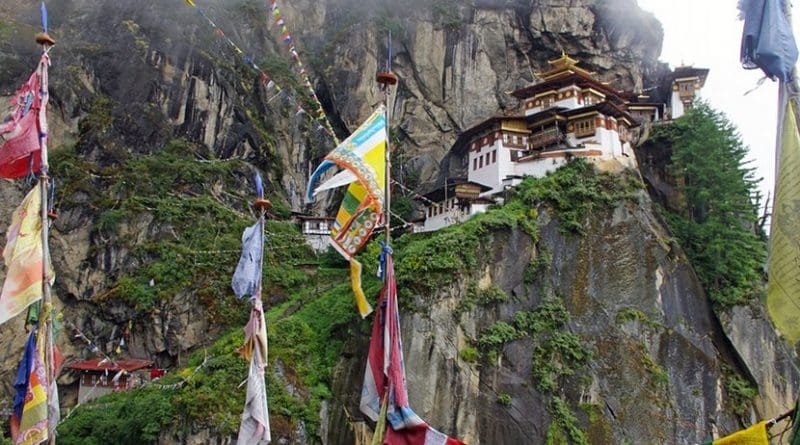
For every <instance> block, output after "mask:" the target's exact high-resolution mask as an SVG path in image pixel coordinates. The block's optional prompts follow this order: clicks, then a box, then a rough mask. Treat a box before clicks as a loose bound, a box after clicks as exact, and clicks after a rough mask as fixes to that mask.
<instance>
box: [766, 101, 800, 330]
mask: <svg viewBox="0 0 800 445" xmlns="http://www.w3.org/2000/svg"><path fill="white" fill-rule="evenodd" d="M788 102H789V103H788V105H787V107H786V113H785V114H786V115H785V119H784V124H783V133H782V134H780V135H779V136H780V137H781V144H780V155H779V163H778V165H779V168H780V171H779V172H778V180H777V186H776V188H775V205H774V209H773V216H772V226H771V227H772V229H771V230H772V234H771V236H770V253H769V283H768V286H767V311H768V312H769V315H770V318H772V321H773V322H774V323H775V326H776V327H777V328H778V330H779V331H780V332H781V333H782V334H783V335H784V336H785V337H786V339H788V340H789V341H790V342H791V343H792V344H795V343H797V341H798V340H800V281H798V277H800V175H798V174H797V172H800V135H798V128H797V121H796V120H795V108H794V105H793V103H792V101H791V100H789V101H788Z"/></svg>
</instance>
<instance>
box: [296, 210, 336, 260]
mask: <svg viewBox="0 0 800 445" xmlns="http://www.w3.org/2000/svg"><path fill="white" fill-rule="evenodd" d="M294 216H295V218H296V219H297V221H299V222H300V230H301V231H302V232H303V237H304V238H305V239H306V243H308V245H309V246H311V248H312V249H313V250H314V252H316V253H322V252H325V251H326V250H328V247H330V245H331V238H330V235H331V227H332V226H333V220H334V219H333V218H329V217H325V216H311V215H302V214H295V215H294Z"/></svg>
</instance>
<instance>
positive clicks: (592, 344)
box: [328, 193, 798, 444]
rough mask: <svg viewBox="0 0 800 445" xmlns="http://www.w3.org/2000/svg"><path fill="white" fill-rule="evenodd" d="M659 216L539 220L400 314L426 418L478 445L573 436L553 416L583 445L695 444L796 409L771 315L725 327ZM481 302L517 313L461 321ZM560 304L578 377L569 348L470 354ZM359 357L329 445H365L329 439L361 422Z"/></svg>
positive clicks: (507, 235) (640, 200) (740, 316)
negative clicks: (483, 356)
mask: <svg viewBox="0 0 800 445" xmlns="http://www.w3.org/2000/svg"><path fill="white" fill-rule="evenodd" d="M652 206H653V205H652V202H651V201H650V199H649V197H648V196H646V195H645V194H644V193H639V194H638V195H637V196H636V198H635V199H632V200H629V201H627V202H625V203H621V204H618V205H616V206H615V207H614V208H612V209H608V210H603V211H596V212H593V213H592V214H590V215H589V216H588V217H587V219H586V223H587V228H586V232H587V233H586V235H585V236H583V237H577V236H572V235H565V234H564V232H563V230H562V229H561V228H560V225H559V220H558V218H552V214H551V213H549V212H547V211H543V212H541V213H540V216H539V218H538V224H539V226H540V227H541V234H540V237H539V239H538V240H537V241H535V242H534V241H533V240H532V239H531V237H529V236H528V235H527V234H525V233H524V232H523V231H522V230H520V229H516V230H501V231H496V232H494V233H491V234H487V236H486V237H485V239H484V243H483V244H482V249H483V250H482V251H481V254H480V255H479V257H480V258H481V260H480V261H479V263H478V264H477V265H476V267H475V268H474V269H472V270H469V271H465V273H463V274H456V275H454V279H453V280H452V282H451V283H450V284H449V285H447V286H445V287H443V288H442V289H439V290H438V291H434V292H432V293H431V294H427V295H419V294H416V295H415V296H414V303H411V305H412V307H416V308H417V309H420V308H421V309H422V310H417V311H413V310H411V311H408V312H406V313H405V314H404V315H405V317H404V318H403V340H404V351H405V363H406V366H407V369H406V371H407V378H408V387H409V392H410V400H411V401H412V404H413V406H414V407H415V408H416V409H417V412H418V413H419V414H420V415H421V416H422V417H423V418H425V419H426V420H428V421H429V422H431V424H432V425H434V426H436V427H437V428H440V429H442V430H444V431H451V432H457V434H459V436H460V437H461V438H462V439H464V440H465V441H466V442H467V443H484V444H494V443H504V444H511V443H545V442H546V441H548V440H552V437H556V436H557V435H558V434H559V433H556V432H554V430H559V428H564V422H565V420H564V417H565V414H564V411H562V410H561V409H560V408H557V407H556V406H561V405H560V404H561V403H562V402H563V404H564V406H567V407H569V409H571V410H572V412H573V415H574V416H576V419H577V420H576V422H575V423H576V425H580V428H581V429H583V430H584V431H585V432H586V436H585V438H586V440H587V441H588V443H593V444H606V443H651V442H652V443H676V444H678V443H680V444H693V443H700V442H703V441H704V440H707V439H708V438H709V437H712V435H717V434H720V433H723V434H724V433H728V432H731V431H735V430H737V429H739V428H740V425H743V424H745V425H746V424H749V423H750V422H754V421H755V420H756V419H758V418H764V417H768V416H772V415H777V414H779V413H782V412H783V411H785V410H786V408H787V407H790V406H791V405H792V403H793V400H794V397H796V385H797V383H798V373H797V370H796V367H795V365H793V360H794V359H793V354H792V352H791V351H790V350H789V348H787V347H786V345H785V344H784V343H783V342H782V340H780V339H779V338H778V337H777V336H776V335H775V332H774V331H773V330H772V328H771V327H770V323H769V322H768V321H766V320H765V315H764V313H763V309H762V308H761V306H760V304H758V303H754V304H753V305H752V306H749V307H737V308H735V309H733V310H731V311H729V312H725V313H723V314H716V313H715V312H714V311H713V310H712V308H711V307H710V304H709V302H708V300H707V298H706V296H705V294H704V292H703V290H702V288H701V287H700V285H699V284H698V281H697V278H696V277H695V275H694V272H693V271H692V269H691V267H690V266H689V265H688V264H687V260H686V258H685V256H684V255H683V253H682V252H681V250H680V248H679V247H678V246H677V245H675V244H674V242H673V241H672V240H671V237H670V234H669V233H668V232H667V231H666V230H665V229H664V226H663V224H662V222H661V221H660V220H659V218H658V216H657V215H656V213H655V211H654V209H653V207H652ZM402 260H403V258H402V257H399V258H398V261H402ZM531 268H534V272H533V273H532V272H531ZM476 288H477V289H478V290H479V292H480V290H484V291H486V290H491V289H499V290H500V291H501V292H502V293H503V294H506V295H507V296H508V298H507V299H499V300H497V301H489V300H486V299H484V300H483V303H478V304H477V305H473V307H472V308H471V309H469V310H466V311H465V310H464V301H469V300H470V298H471V296H470V295H471V293H474V292H475V289H476ZM553 299H555V301H556V302H557V304H560V303H559V302H563V305H564V307H565V308H566V310H567V311H568V313H569V317H568V318H569V320H568V321H566V322H565V324H564V325H563V326H561V327H560V328H559V329H562V330H563V331H565V332H569V333H572V334H575V335H577V336H578V338H580V340H581V342H583V345H584V346H585V347H586V348H587V349H586V350H587V351H588V353H589V354H590V356H591V358H589V359H587V360H586V362H585V363H586V364H585V366H583V367H580V366H577V367H576V363H581V362H582V360H583V359H582V358H581V356H580V353H578V352H576V351H577V350H578V349H577V348H576V349H571V348H574V345H573V346H571V347H570V348H563V349H558V352H557V353H556V354H551V355H548V352H547V351H549V350H548V348H549V347H550V345H549V343H548V341H549V340H548V339H551V338H555V337H556V335H555V334H554V333H552V332H547V331H541V332H537V335H532V336H531V337H530V338H528V337H524V338H520V339H517V338H514V339H512V340H511V341H508V342H507V343H503V344H502V347H501V348H500V350H499V351H498V354H499V355H498V356H497V357H499V358H497V359H496V361H495V359H494V358H492V359H491V360H489V361H486V360H475V359H474V357H472V356H471V355H470V354H465V353H464V351H465V350H469V349H470V346H475V345H476V344H477V345H478V349H479V350H480V349H481V347H485V345H486V341H485V339H486V337H485V336H486V335H487V333H491V332H492V330H493V326H496V325H497V324H498V322H505V323H507V324H509V325H512V326H515V327H516V328H517V329H520V313H526V312H528V313H530V312H529V311H533V312H534V313H536V312H537V311H541V310H542V309H541V308H543V307H548V305H549V304H552V301H553ZM479 301H480V300H479ZM475 306H477V307H475ZM558 338H561V337H558ZM363 343H364V340H363V339H353V340H351V342H350V348H352V353H353V358H352V359H351V360H345V361H344V362H343V363H342V364H341V365H340V367H339V368H338V373H337V374H336V376H337V378H336V382H338V384H337V383H335V386H334V388H335V389H336V392H335V393H336V394H337V398H335V399H334V401H333V402H332V406H333V407H336V405H337V404H341V406H342V407H343V408H342V410H341V411H340V412H339V413H338V414H337V411H336V409H335V408H334V409H331V413H332V417H331V422H330V425H331V435H330V436H329V441H328V443H352V442H353V440H354V437H353V435H352V432H350V431H342V429H341V428H336V427H334V425H341V424H342V423H344V422H345V421H346V420H347V419H346V417H345V416H344V414H343V413H346V412H355V411H356V410H357V400H358V394H359V391H360V382H361V376H362V375H363V365H362V364H361V363H362V362H363V360H362V359H361V358H360V356H359V354H358V353H357V352H356V351H361V350H364V348H365V346H364V344H363ZM484 352H485V351H484ZM766 363H769V365H768V366H765V364H766ZM553 366H555V368H556V369H558V370H559V371H556V375H559V373H561V371H564V372H563V374H561V375H562V377H561V380H560V381H559V384H558V385H557V386H555V387H552V388H547V387H546V385H545V387H543V385H542V379H543V375H544V376H547V375H548V374H547V373H548V372H553V371H552V369H551V367H553ZM741 376H745V377H741ZM734 382H739V383H744V384H745V385H748V384H752V385H757V387H758V391H759V395H758V397H756V398H755V399H753V400H750V399H749V397H748V396H744V397H743V394H742V393H739V392H737V391H735V390H734V389H733V387H734V386H735V384H736V383H734ZM748 382H750V383H748ZM337 385H338V386H337ZM554 400H560V401H561V402H558V401H556V402H554ZM566 416H567V417H568V415H566ZM566 423H567V424H568V423H569V422H566ZM359 428H360V427H359V426H358V425H357V426H356V427H354V428H353V430H354V431H358V430H359ZM564 431H565V432H564V433H563V434H564V437H566V436H567V435H568V434H569V433H568V431H569V429H568V428H565V430H564ZM570 437H571V439H570V440H571V441H572V443H581V442H579V441H576V439H575V437H574V436H570ZM547 443H550V442H547Z"/></svg>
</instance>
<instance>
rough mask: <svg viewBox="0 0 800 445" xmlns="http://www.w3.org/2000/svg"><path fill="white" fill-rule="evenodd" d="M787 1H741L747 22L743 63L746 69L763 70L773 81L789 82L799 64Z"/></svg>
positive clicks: (743, 36)
mask: <svg viewBox="0 0 800 445" xmlns="http://www.w3.org/2000/svg"><path fill="white" fill-rule="evenodd" d="M788 6H789V5H788V2H787V1H786V0H739V11H741V17H742V18H743V19H744V31H743V33H742V50H741V56H740V58H741V61H742V65H744V67H745V68H749V69H753V68H761V70H762V71H764V74H765V75H766V76H767V77H769V78H771V79H776V78H777V79H779V80H781V81H782V82H787V81H788V80H789V78H790V77H791V75H792V68H793V67H794V64H795V62H797V44H796V43H795V41H794V35H793V34H792V24H791V23H790V22H789V18H788V17H787V15H786V14H785V12H784V11H786V8H787V7H788Z"/></svg>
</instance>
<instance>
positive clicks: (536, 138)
mask: <svg viewBox="0 0 800 445" xmlns="http://www.w3.org/2000/svg"><path fill="white" fill-rule="evenodd" d="M562 140H564V133H562V132H561V131H560V130H559V129H558V128H550V129H547V130H544V131H540V132H537V133H533V134H532V135H531V137H530V148H531V149H533V150H538V149H541V148H544V147H547V146H549V145H553V144H557V143H559V142H561V141H562Z"/></svg>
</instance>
